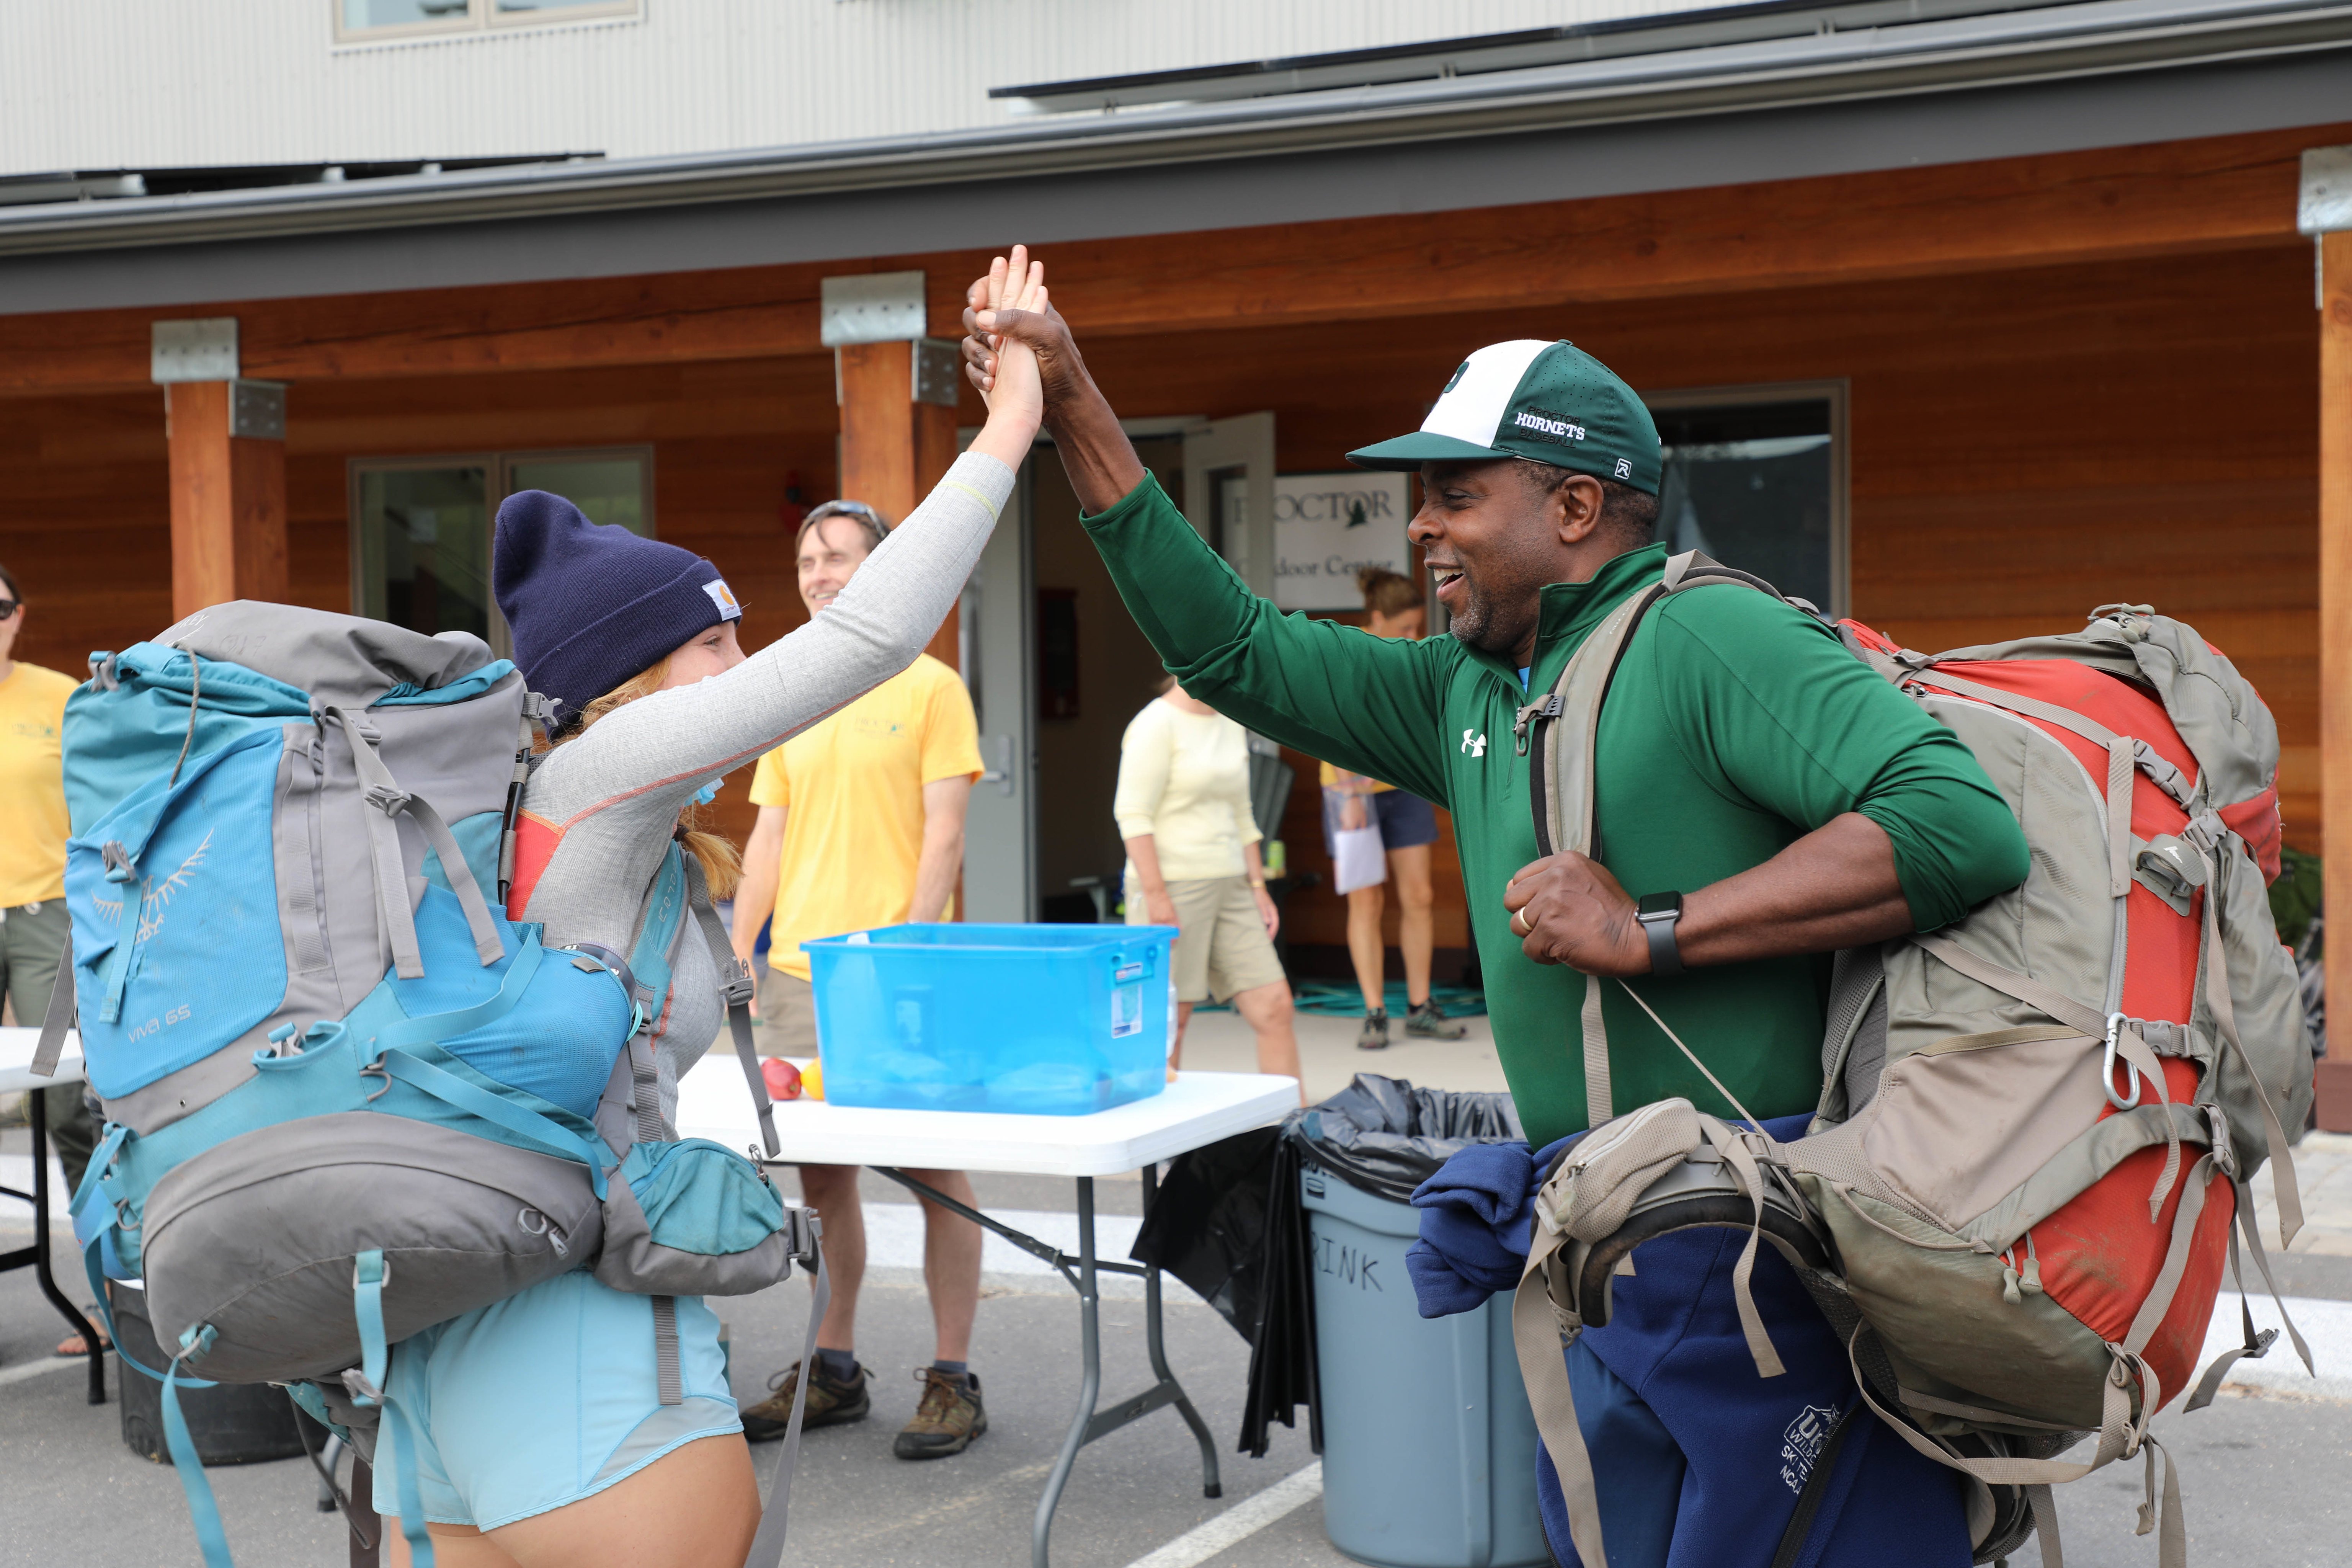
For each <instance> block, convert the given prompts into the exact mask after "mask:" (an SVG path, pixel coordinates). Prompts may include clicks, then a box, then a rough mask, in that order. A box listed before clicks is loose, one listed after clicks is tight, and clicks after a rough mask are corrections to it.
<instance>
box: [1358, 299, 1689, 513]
mask: <svg viewBox="0 0 2352 1568" xmlns="http://www.w3.org/2000/svg"><path fill="white" fill-rule="evenodd" d="M1495 458H1534V459H1535V460H1536V461H1537V462H1538V463H1551V464H1554V465H1556V466H1558V467H1559V468H1572V469H1574V470H1575V471H1576V472H1578V473H1580V474H1591V475H1594V476H1596V477H1598V478H1600V479H1615V480H1617V481H1619V482H1620V483H1622V484H1626V485H1631V486H1632V487H1633V489H1637V490H1646V491H1648V492H1649V493H1650V494H1652V495H1655V494H1657V493H1658V470H1659V468H1660V467H1661V460H1660V457H1659V452H1658V426H1657V424H1656V422H1655V421H1654V420H1653V419H1651V417H1650V411H1649V410H1648V409H1647V408H1645V407H1643V404H1642V400H1641V399H1640V398H1639V397H1636V396H1634V395H1633V388H1632V387H1630V386H1628V385H1626V384H1624V383H1623V382H1622V381H1620V380H1618V379H1617V376H1616V374H1615V373H1614V372H1613V371H1612V370H1611V369H1610V368H1609V367H1608V366H1607V365H1605V364H1602V363H1601V362H1600V361H1599V360H1597V359H1594V358H1593V357H1592V356H1591V354H1589V353H1585V352H1584V351H1583V350H1582V349H1580V348H1578V347H1577V346H1576V345H1575V344H1574V343H1571V342H1568V341H1567V340H1565V339H1562V340H1561V341H1559V342H1543V341H1542V340H1541V339H1538V338H1514V339H1513V340H1512V341H1511V342H1507V343H1488V344H1487V345H1486V347H1485V348H1483V349H1480V350H1479V351H1478V352H1477V353H1474V354H1472V355H1471V356H1470V357H1469V358H1468V359H1465V360H1464V361H1463V362H1462V367H1461V368H1460V369H1459V370H1457V371H1455V372H1454V379H1453V380H1451V381H1449V382H1447V383H1446V384H1445V390H1444V392H1442V393H1440V394H1438V396H1437V405H1436V406H1435V407H1433V408H1432V409H1431V410H1430V411H1429V417H1428V418H1426V419H1424V420H1423V421H1422V422H1421V428H1420V429H1418V430H1416V431H1414V432H1413V433H1412V435H1410V436H1399V437H1397V438H1396V439H1395V440H1393V441H1382V442H1381V443H1380V445H1378V446H1376V447H1363V448H1361V449H1360V450H1359V451H1354V452H1350V453H1349V454H1348V461H1349V462H1351V463H1353V464H1355V465H1356V466H1357V467H1358V468H1419V467H1421V466H1422V464H1423V463H1463V462H1490V461H1492V460H1493V459H1495Z"/></svg>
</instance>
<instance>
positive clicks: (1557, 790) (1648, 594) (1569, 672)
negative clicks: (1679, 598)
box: [1512, 550, 1811, 1127]
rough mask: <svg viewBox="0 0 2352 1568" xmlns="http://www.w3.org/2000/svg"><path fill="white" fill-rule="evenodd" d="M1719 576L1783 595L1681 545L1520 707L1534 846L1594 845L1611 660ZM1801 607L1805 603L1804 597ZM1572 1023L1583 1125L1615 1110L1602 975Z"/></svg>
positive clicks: (1592, 980)
mask: <svg viewBox="0 0 2352 1568" xmlns="http://www.w3.org/2000/svg"><path fill="white" fill-rule="evenodd" d="M1718 583H1725V584H1736V585H1738V586H1741V587H1746V588H1751V589H1754V590H1756V591H1758V592H1759V593H1765V594H1769V595H1772V596H1773V597H1774V598H1776V599H1783V598H1784V596H1783V595H1781V593H1780V590H1779V589H1777V588H1775V587H1773V586H1772V585H1771V584H1769V583H1767V582H1765V581H1764V580H1763V579H1762V578H1760V577H1752V576H1750V575H1748V574H1747V573H1745V572H1738V571H1734V570H1733V569H1732V568H1730V567H1728V566H1724V565H1720V564H1718V563H1716V562H1714V561H1711V560H1709V559H1708V558H1707V557H1706V556H1705V555H1702V554H1701V553H1699V552H1697V551H1696V550H1690V551H1685V552H1683V553H1682V554H1680V555H1676V556H1675V557H1673V558H1672V559H1671V560H1669V561H1668V562H1667V563H1666V570H1665V574H1664V576H1663V577H1662V578H1661V579H1660V580H1659V581H1658V582H1657V583H1655V584H1652V585H1651V586H1650V587H1648V588H1645V589H1643V591H1642V592H1640V593H1638V594H1635V595H1633V596H1632V597H1631V598H1629V599H1627V600H1626V601H1625V602H1624V603H1623V604H1622V605H1618V606H1617V608H1615V609H1614V610H1612V611H1611V612H1610V613H1609V616H1608V617H1607V618H1606V619H1604V620H1603V621H1602V622H1601V624H1600V625H1599V626H1595V627H1593V628H1592V631H1591V633H1590V634H1589V635H1588V636H1587V637H1585V639H1584V642H1583V645H1582V646H1581V647H1579V648H1578V649H1577V650H1576V652H1575V654H1574V655H1573V656H1572V657H1570V659H1569V661H1568V664H1567V667H1566V668H1563V669H1562V670H1561V671H1560V672H1559V679H1558V680H1557V681H1555V682H1553V684H1552V689H1551V690H1549V692H1547V693H1545V694H1544V695H1543V696H1542V697H1540V698H1538V699H1537V700H1534V701H1532V702H1529V703H1528V704H1527V705H1526V706H1525V707H1523V708H1521V709H1520V710H1519V711H1518V714H1517V720H1516V721H1515V722H1514V724H1513V725H1512V733H1513V735H1514V737H1515V738H1516V740H1517V746H1518V751H1519V754H1520V755H1522V756H1527V757H1529V758H1530V765H1529V770H1528V805H1529V806H1530V807H1531V808H1532V809H1533V811H1534V813H1535V819H1536V851H1537V853H1538V854H1540V855H1557V854H1559V853H1560V852H1561V851H1562V850H1568V849H1573V850H1575V851H1577V852H1578V853H1579V854H1583V855H1594V856H1597V855H1598V854H1599V853H1600V845H1601V831H1600V825H1599V822H1598V820H1597V818H1596V816H1595V812H1594V806H1595V791H1594V789H1593V784H1592V768H1593V757H1594V753H1595V751H1596V746H1597V742H1598V740H1599V736H1600V731H1601V703H1602V702H1603V701H1604V700H1606V699H1607V697H1608V695H1609V686H1610V682H1611V681H1612V679H1615V677H1616V674H1617V666H1618V665H1619V663H1620V662H1622V660H1623V658H1624V657H1625V650H1626V648H1627V647H1631V646H1632V644H1633V632H1634V630H1635V628H1636V627H1638V626H1640V625H1641V622H1642V617H1643V616H1644V615H1646V614H1648V612H1649V609H1650V606H1651V605H1654V604H1656V603H1657V602H1658V601H1659V600H1661V599H1663V598H1664V597H1666V596H1667V595H1670V594H1680V593H1685V592H1687V591H1689V590H1690V589H1693V588H1704V587H1709V586H1712V585H1714V584H1718ZM1784 602H1793V601H1786V600H1785V599H1784ZM1801 607H1803V608H1805V609H1807V610H1809V611H1810V610H1811V605H1804V606H1801ZM1530 725H1532V726H1533V731H1532V733H1530V728H1529V727H1530ZM1579 1026H1580V1033H1581V1035H1582V1037H1583V1045H1584V1107H1585V1120H1586V1125H1588V1126H1591V1127H1598V1126H1600V1125H1601V1123H1602V1122H1604V1121H1608V1120H1609V1119H1610V1118H1611V1117H1612V1115H1613V1114H1615V1110H1614V1106H1613V1104H1612V1090H1611V1087H1610V1068H1609V1035H1608V1030H1607V1027H1606V1026H1605V1025H1604V1023H1603V1021H1602V1017H1601V982H1600V980H1599V979H1598V978H1596V977H1594V976H1591V975H1587V976H1586V977H1585V987H1584V1005H1583V1007H1582V1009H1581V1010H1580V1016H1579Z"/></svg>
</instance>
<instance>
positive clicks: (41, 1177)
mask: <svg viewBox="0 0 2352 1568" xmlns="http://www.w3.org/2000/svg"><path fill="white" fill-rule="evenodd" d="M40 1037H41V1031H40V1030H38V1029H0V1093H5V1092H7V1091H9V1090H12V1089H24V1090H27V1091H28V1092H27V1093H26V1096H25V1121H26V1123H27V1124H28V1125H29V1126H30V1127H31V1128H32V1130H33V1190H32V1191H31V1192H29V1193H20V1192H18V1191H16V1189H15V1188H14V1187H0V1194H5V1195H6V1196H8V1197H12V1198H21V1199H23V1200H24V1201H25V1202H26V1203H28V1204H30V1205H33V1245H32V1246H30V1247H18V1248H17V1249H16V1250H15V1251H14V1252H0V1273H5V1272H6V1271H7V1270H9V1269H11V1268H26V1267H28V1266H29V1267H30V1268H32V1270H33V1278H34V1279H38V1280H39V1281H40V1282H41V1294H42V1295H44V1296H47V1298H48V1299H49V1304H50V1305H52V1306H54V1307H55V1308H57V1310H58V1312H59V1313H61V1314H62V1315H63V1316H64V1318H65V1320H66V1321H67V1322H68V1323H71V1324H72V1325H73V1326H74V1331H75V1332H76V1333H79V1335H81V1342H82V1343H83V1344H84V1345H86V1346H88V1347H89V1402H90V1403H91V1404H92V1405H103V1404H105V1403H106V1352H105V1350H104V1349H103V1348H102V1347H101V1346H100V1343H99V1335H98V1331H97V1330H96V1329H94V1328H92V1327H91V1326H90V1323H89V1319H87V1318H85V1317H83V1316H82V1315H81V1312H80V1311H79V1309H77V1308H76V1307H75V1306H74V1304H73V1300H72V1299H71V1298H70V1297H68V1296H67V1295H66V1293H65V1292H64V1291H63V1290H60V1289H58V1281H57V1278H56V1276H55V1275H54V1274H52V1273H51V1272H50V1270H49V1115H48V1108H47V1105H46V1104H45V1103H43V1101H44V1098H45V1097H44V1096H43V1095H42V1094H41V1093H40V1090H42V1089H47V1087H48V1086H49V1085H51V1084H53V1083H79V1082H80V1081H81V1037H80V1036H79V1035H77V1034H71V1033H69V1034H68V1035H67V1036H66V1046H65V1053H64V1055H63V1056H62V1057H61V1058H59V1060H58V1070H57V1072H56V1073H55V1074H54V1075H53V1076H51V1077H47V1078H43V1077H41V1076H39V1075H38V1074H37V1073H35V1072H34V1071H33V1047H35V1046H36V1045H37V1044H38V1043H39V1041H40ZM747 1093H748V1091H747Z"/></svg>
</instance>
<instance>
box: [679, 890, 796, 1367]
mask: <svg viewBox="0 0 2352 1568" xmlns="http://www.w3.org/2000/svg"><path fill="white" fill-rule="evenodd" d="M672 853H677V854H682V853H683V852H682V851H679V850H677V849H673V851H672ZM683 858H684V859H685V863H686V900H687V903H688V906H689V907H690V908H691V909H692V910H694V921H695V924H697V925H698V926H700V927H701V928H702V937H703V940H704V941H705V942H709V944H710V958H711V962H712V963H716V964H717V965H718V966H719V996H720V998H721V999H722V1000H723V1001H724V1002H725V1003H726V1005H727V1027H728V1029H729V1030H730V1032H731V1033H732V1034H733V1035H734V1037H735V1056H736V1059H737V1060H739V1061H740V1062H741V1063H742V1064H743V1080H744V1082H746V1083H748V1084H749V1085H751V1104H752V1106H753V1108H754V1109H755V1110H758V1112H759V1114H760V1140H761V1143H762V1144H763V1145H764V1146H765V1147H766V1149H767V1151H768V1157H769V1158H770V1159H774V1158H775V1157H776V1156H777V1154H779V1153H780V1152H782V1145H781V1144H779V1143H778V1142H776V1113H775V1108H774V1106H773V1105H772V1103H771V1102H770V1100H769V1099H768V1080H767V1079H764V1078H762V1077H761V1075H760V1053H759V1050H758V1048H757V1047H754V1046H753V1045H752V1043H751V965H750V964H748V963H744V962H743V961H742V960H741V959H740V958H738V957H736V956H735V945H734V943H733V942H730V941H729V940H728V938H727V928H726V927H725V926H723V925H720V924H719V915H718V912H717V911H716V910H712V909H711V907H710V884H709V882H708V881H706V880H705V879H703V875H702V862H701V861H699V860H698V859H696V858H694V857H693V856H691V855H684V857H683ZM803 1381H805V1380H803Z"/></svg>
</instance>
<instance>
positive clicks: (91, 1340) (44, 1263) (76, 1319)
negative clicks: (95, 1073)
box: [25, 1089, 106, 1405]
mask: <svg viewBox="0 0 2352 1568" xmlns="http://www.w3.org/2000/svg"><path fill="white" fill-rule="evenodd" d="M47 1098H48V1095H47V1090H46V1089H27V1090H26V1091H25V1121H26V1125H27V1126H29V1127H30V1128H31V1129H32V1131H33V1278H34V1279H37V1280H39V1281H40V1282H41V1294H42V1295H44V1296H47V1298H48V1299H49V1304H50V1305H52V1306H54V1307H55V1308H57V1310H58V1312H59V1313H60V1314H62V1315H63V1316H64V1318H65V1321H67V1322H68V1323H71V1324H73V1325H74V1328H75V1330H76V1331H78V1332H79V1333H80V1335H81V1342H82V1344H83V1346H84V1347H85V1348H86V1352H87V1353H88V1355H89V1402H90V1403H91V1404H92V1405H103V1404H105V1403H106V1352H105V1350H104V1349H103V1348H102V1347H101V1346H100V1344H99V1342H98V1330H97V1329H96V1328H94V1327H92V1326H91V1324H90V1321H89V1319H88V1318H85V1317H83V1316H82V1315H81V1311H80V1310H79V1308H77V1307H76V1306H75V1305H74V1304H73V1302H72V1300H70V1299H69V1298H68V1296H67V1295H66V1293H65V1292H64V1291H62V1290H60V1289H58V1279H57V1276H56V1275H55V1274H53V1273H51V1272H50V1271H49V1108H48V1106H47V1103H46V1102H47Z"/></svg>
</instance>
